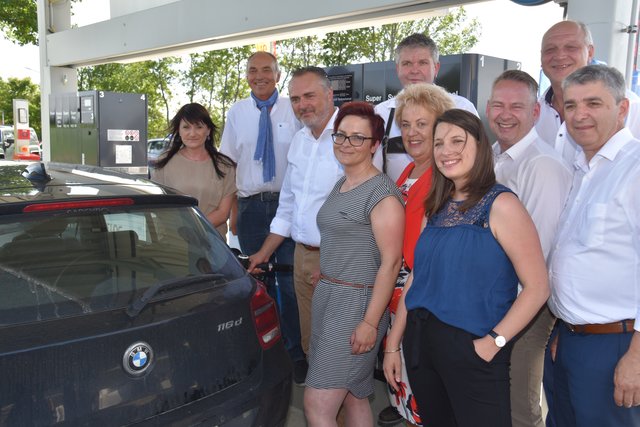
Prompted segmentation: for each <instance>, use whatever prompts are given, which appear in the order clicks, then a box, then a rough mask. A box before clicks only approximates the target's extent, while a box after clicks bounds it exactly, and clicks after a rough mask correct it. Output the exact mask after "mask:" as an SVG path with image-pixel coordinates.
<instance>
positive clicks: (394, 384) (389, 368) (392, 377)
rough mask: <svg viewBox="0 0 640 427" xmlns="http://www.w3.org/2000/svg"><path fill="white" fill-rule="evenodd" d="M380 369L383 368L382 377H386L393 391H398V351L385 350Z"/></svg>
mask: <svg viewBox="0 0 640 427" xmlns="http://www.w3.org/2000/svg"><path fill="white" fill-rule="evenodd" d="M382 369H383V370H384V377H385V378H386V379H387V383H388V384H389V385H390V386H391V388H393V390H394V391H398V390H399V389H400V387H399V385H398V383H400V381H402V359H401V358H400V352H399V351H395V352H393V353H387V352H385V353H384V361H383V363H382Z"/></svg>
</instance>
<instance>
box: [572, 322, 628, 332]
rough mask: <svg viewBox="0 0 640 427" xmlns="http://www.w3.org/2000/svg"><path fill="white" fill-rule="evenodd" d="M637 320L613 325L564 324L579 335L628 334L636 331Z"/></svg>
mask: <svg viewBox="0 0 640 427" xmlns="http://www.w3.org/2000/svg"><path fill="white" fill-rule="evenodd" d="M634 323H635V320H633V319H627V320H620V321H618V322H612V323H596V324H591V325H572V324H570V323H567V322H564V324H565V326H566V327H567V329H569V330H570V331H571V332H575V333H578V334H627V333H631V332H633V331H634V329H633V324H634Z"/></svg>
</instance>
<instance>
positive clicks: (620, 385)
mask: <svg viewBox="0 0 640 427" xmlns="http://www.w3.org/2000/svg"><path fill="white" fill-rule="evenodd" d="M639 334H640V333H639V332H634V333H633V338H632V339H631V345H630V346H629V350H628V351H627V352H626V353H625V355H624V356H622V358H621V359H620V361H619V362H618V365H617V366H616V370H615V371H614V373H613V385H614V386H615V389H614V391H613V399H614V400H615V401H616V405H618V406H624V407H626V408H631V407H632V406H640V337H639Z"/></svg>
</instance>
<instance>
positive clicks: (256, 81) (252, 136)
mask: <svg viewBox="0 0 640 427" xmlns="http://www.w3.org/2000/svg"><path fill="white" fill-rule="evenodd" d="M278 80H280V71H279V69H278V61H277V60H276V58H275V57H274V56H273V55H272V54H270V53H268V52H256V53H254V54H253V55H251V56H250V57H249V60H248V61H247V82H248V83H249V87H250V88H251V96H250V97H248V98H246V99H243V100H241V101H238V102H236V103H235V104H234V105H233V106H232V107H231V108H230V109H229V113H228V114H227V120H226V123H225V127H224V132H223V134H222V143H221V146H220V151H221V152H222V153H224V154H226V155H227V156H229V157H231V158H232V159H233V160H234V161H235V162H236V163H237V171H236V186H237V188H238V200H237V209H233V210H232V218H231V225H232V226H231V230H232V232H233V233H234V234H235V230H236V229H237V235H238V241H239V243H240V248H241V249H242V252H244V253H245V254H251V253H254V252H255V251H257V250H258V249H259V248H260V245H262V242H264V240H265V239H266V238H267V236H268V234H269V226H270V224H271V220H272V219H273V217H274V216H275V213H276V209H277V208H278V197H279V194H280V193H279V192H280V188H281V187H282V181H283V180H284V175H285V171H286V168H287V153H288V152H289V146H290V145H291V140H292V139H293V135H294V134H295V133H296V132H297V131H298V129H300V127H301V124H300V122H299V121H298V120H297V119H296V117H295V115H294V113H293V110H292V108H291V103H290V102H289V99H288V98H286V97H283V96H280V95H279V94H278V90H277V89H276V83H277V82H278ZM293 252H294V243H293V240H291V239H286V240H285V241H284V242H283V243H282V244H281V245H280V246H279V247H278V249H277V250H276V251H275V252H274V254H273V256H272V257H271V259H270V261H271V262H276V263H279V264H285V265H292V264H293ZM276 278H277V288H276V286H275V285H276V282H275V279H276ZM276 278H274V277H268V278H267V288H268V289H269V293H270V294H271V295H272V296H273V297H274V298H276V300H277V301H279V309H280V320H281V327H282V334H283V337H284V340H285V346H286V348H287V350H288V352H289V355H290V356H291V359H292V360H293V362H294V367H295V369H294V381H295V382H296V383H301V382H304V378H305V377H306V368H307V364H306V359H305V355H304V352H303V351H302V346H301V344H300V321H299V318H298V305H297V302H296V296H295V291H294V287H293V274H292V273H291V272H278V273H276Z"/></svg>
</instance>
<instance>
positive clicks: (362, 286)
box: [320, 274, 373, 289]
mask: <svg viewBox="0 0 640 427" xmlns="http://www.w3.org/2000/svg"><path fill="white" fill-rule="evenodd" d="M320 279H324V280H326V281H327V282H331V283H334V284H336V285H344V286H349V287H352V288H357V289H365V288H367V289H371V288H373V285H366V284H363V283H352V282H345V281H344V280H339V279H334V278H333V277H328V276H325V275H324V274H320Z"/></svg>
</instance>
